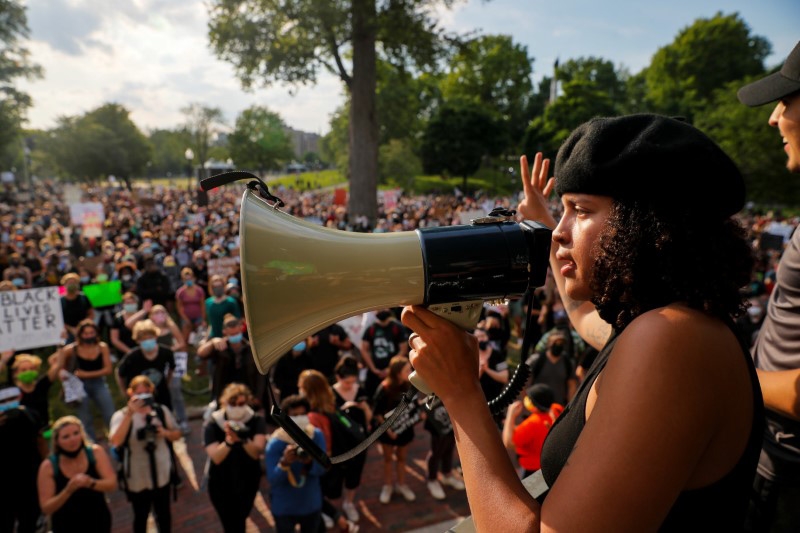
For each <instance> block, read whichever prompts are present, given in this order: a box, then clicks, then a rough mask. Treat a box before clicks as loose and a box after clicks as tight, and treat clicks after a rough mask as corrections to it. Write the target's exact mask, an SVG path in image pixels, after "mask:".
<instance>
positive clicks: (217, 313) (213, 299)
mask: <svg viewBox="0 0 800 533" xmlns="http://www.w3.org/2000/svg"><path fill="white" fill-rule="evenodd" d="M209 287H210V288H211V296H209V297H208V299H207V300H206V317H207V318H208V325H209V332H208V338H209V339H211V338H214V337H222V322H223V319H224V317H225V315H227V314H232V315H234V316H236V317H237V318H238V317H241V316H242V314H241V312H240V311H239V305H238V304H237V303H236V300H234V299H233V298H231V297H230V296H226V295H225V279H224V278H223V277H222V276H218V275H214V276H211V280H210V281H209Z"/></svg>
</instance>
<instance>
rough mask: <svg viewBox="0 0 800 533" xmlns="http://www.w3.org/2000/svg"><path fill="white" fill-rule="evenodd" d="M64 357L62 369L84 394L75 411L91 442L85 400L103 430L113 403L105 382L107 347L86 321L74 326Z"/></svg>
mask: <svg viewBox="0 0 800 533" xmlns="http://www.w3.org/2000/svg"><path fill="white" fill-rule="evenodd" d="M64 354H65V355H64V368H65V369H66V370H68V371H69V372H71V373H72V374H74V375H75V377H77V378H79V379H80V380H81V381H82V382H83V389H84V390H85V391H86V396H84V397H83V399H82V400H80V403H79V404H78V407H77V410H78V418H80V419H81V422H83V425H84V427H85V428H86V432H87V433H88V434H89V436H90V437H91V438H92V440H97V438H96V436H95V431H94V423H93V418H92V413H91V411H90V409H89V400H90V399H91V400H92V401H94V403H95V405H96V406H97V407H98V408H99V409H100V413H101V415H102V417H103V423H104V424H105V425H106V427H108V423H109V421H110V420H111V415H112V414H114V402H113V400H112V399H111V391H110V390H109V388H108V384H107V383H106V378H105V377H106V376H108V375H109V374H111V354H110V353H109V349H108V344H106V343H105V342H103V341H101V340H100V339H99V332H98V330H97V326H95V324H94V322H92V320H91V319H88V318H87V319H86V320H83V321H82V322H81V323H80V324H78V327H77V334H76V342H74V343H72V344H69V345H67V346H65V347H64Z"/></svg>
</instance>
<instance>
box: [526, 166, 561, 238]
mask: <svg viewBox="0 0 800 533" xmlns="http://www.w3.org/2000/svg"><path fill="white" fill-rule="evenodd" d="M519 167H520V174H521V176H522V187H523V189H524V190H525V198H524V199H523V200H522V201H521V202H520V203H519V206H517V212H518V213H519V214H520V215H522V218H524V219H527V220H536V221H538V222H541V223H543V224H545V225H546V226H550V227H551V228H554V227H555V226H556V221H555V219H554V218H553V216H552V215H551V214H550V209H549V207H548V205H547V198H548V197H549V196H550V193H552V192H553V186H554V185H555V179H553V178H549V179H548V177H547V173H548V171H549V170H550V160H549V159H543V158H542V152H538V153H537V154H536V157H534V159H533V173H531V171H530V169H529V168H528V158H527V156H524V155H523V156H522V157H520V158H519Z"/></svg>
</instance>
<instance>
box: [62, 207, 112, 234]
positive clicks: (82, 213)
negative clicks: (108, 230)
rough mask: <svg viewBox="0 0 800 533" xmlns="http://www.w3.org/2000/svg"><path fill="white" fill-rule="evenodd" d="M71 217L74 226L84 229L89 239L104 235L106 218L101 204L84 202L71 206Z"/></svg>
mask: <svg viewBox="0 0 800 533" xmlns="http://www.w3.org/2000/svg"><path fill="white" fill-rule="evenodd" d="M69 216H70V220H71V221H72V224H73V225H74V226H81V227H83V234H84V235H85V236H87V237H100V236H102V235H103V222H105V220H106V217H105V213H104V212H103V204H101V203H99V202H82V203H78V204H72V205H71V206H69Z"/></svg>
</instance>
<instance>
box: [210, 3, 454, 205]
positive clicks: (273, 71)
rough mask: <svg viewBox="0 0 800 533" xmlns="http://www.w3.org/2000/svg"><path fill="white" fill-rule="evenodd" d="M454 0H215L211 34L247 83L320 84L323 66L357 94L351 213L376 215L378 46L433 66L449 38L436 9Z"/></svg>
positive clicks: (389, 54) (405, 60)
mask: <svg viewBox="0 0 800 533" xmlns="http://www.w3.org/2000/svg"><path fill="white" fill-rule="evenodd" d="M453 1H454V0H402V1H396V0H350V1H343V0H337V1H323V0H295V1H292V2H274V1H272V0H213V1H212V2H211V4H210V7H209V12H210V21H209V39H210V42H211V46H212V48H213V49H214V51H215V52H216V54H217V56H218V57H220V58H222V59H224V60H226V61H228V62H230V63H232V64H233V66H234V68H235V69H236V72H237V75H238V76H239V78H240V79H241V81H242V84H243V85H244V86H246V87H248V86H251V85H253V84H256V83H258V84H263V85H268V84H270V83H274V82H285V83H288V84H290V85H293V86H297V85H302V84H307V83H315V82H316V81H317V78H318V76H319V73H320V72H321V71H323V70H324V71H328V72H331V73H333V74H334V75H336V76H338V77H339V78H340V79H341V81H342V82H343V83H344V85H345V86H346V87H347V90H348V93H349V95H350V99H351V101H350V121H349V129H350V136H349V146H350V148H349V169H350V172H349V179H350V200H349V202H350V205H349V208H350V212H351V213H352V214H353V215H366V216H367V217H369V218H370V219H371V220H374V219H375V217H376V216H377V194H376V192H377V177H378V144H379V131H378V117H377V113H376V96H375V95H376V85H377V66H376V65H377V58H378V51H379V50H380V53H381V55H382V57H383V58H385V59H387V60H389V61H392V63H395V64H402V65H406V64H408V65H412V66H414V67H415V68H418V69H421V70H424V69H426V68H430V67H432V66H433V65H434V64H435V62H436V60H437V58H438V57H439V54H440V51H441V50H442V47H443V45H444V43H445V40H444V39H443V37H444V34H443V32H442V30H441V29H439V28H438V26H437V24H436V21H435V20H434V19H433V18H432V15H431V13H432V10H431V9H430V8H431V7H432V6H434V5H437V4H444V5H446V6H449V5H450V4H452V3H453ZM350 58H352V60H350ZM346 63H349V64H350V65H349V66H348V65H347V64H346Z"/></svg>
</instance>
